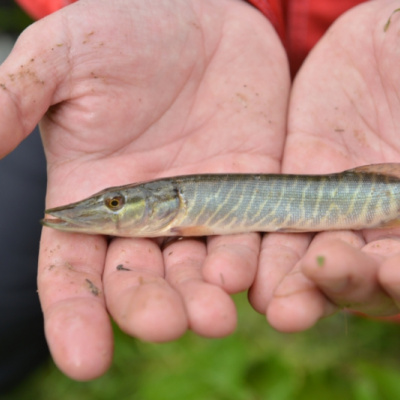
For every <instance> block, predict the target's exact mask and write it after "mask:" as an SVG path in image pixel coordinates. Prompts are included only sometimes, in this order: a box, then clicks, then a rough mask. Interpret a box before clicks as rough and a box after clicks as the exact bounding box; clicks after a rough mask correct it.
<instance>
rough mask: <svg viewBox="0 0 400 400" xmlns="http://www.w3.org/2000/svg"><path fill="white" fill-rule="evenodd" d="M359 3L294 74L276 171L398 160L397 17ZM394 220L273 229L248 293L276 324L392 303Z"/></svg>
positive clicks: (296, 325) (399, 298)
mask: <svg viewBox="0 0 400 400" xmlns="http://www.w3.org/2000/svg"><path fill="white" fill-rule="evenodd" d="M396 8H398V2H396V1H384V2H383V1H380V2H367V3H365V4H363V5H362V6H360V7H357V8H355V9H353V10H352V11H351V12H349V13H348V14H346V15H345V16H343V17H342V18H340V19H339V20H338V21H337V22H336V23H334V24H333V26H332V28H331V29H330V30H329V31H328V32H327V33H326V34H325V36H324V37H323V38H322V40H321V41H320V43H319V44H318V45H317V46H316V48H315V49H314V51H313V52H312V53H311V54H310V56H309V58H308V59H307V60H306V62H305V64H304V66H303V67H302V69H301V70H300V72H299V74H298V76H297V77H296V79H295V82H294V85H293V88H292V94H291V102H290V106H289V117H288V137H287V142H286V145H285V150H284V159H283V167H282V168H283V172H286V173H329V172H335V171H341V170H345V169H349V168H352V167H355V166H358V165H364V164H372V163H380V162H400V140H399V128H400V113H399V109H400V108H399V106H400V104H399V98H400V96H399V93H400V86H399V81H400V80H399V79H400V70H399V68H398V64H399V63H398V61H400V51H399V46H398V31H399V27H400V15H398V14H393V16H392V18H391V21H390V25H389V27H388V29H387V30H386V31H385V30H384V26H385V23H386V22H387V21H388V18H389V17H390V15H391V14H392V12H393V11H394V10H395V9H396ZM399 263H400V230H399V228H393V229H381V230H364V231H360V232H353V231H341V232H324V233H319V234H316V235H310V234H299V235H294V234H271V235H266V236H265V237H264V239H263V241H262V247H261V256H260V267H259V270H258V273H257V276H256V279H255V284H254V285H253V287H252V289H251V291H250V301H251V302H252V304H253V306H254V307H255V308H256V309H257V310H258V311H260V312H263V313H266V315H267V318H268V320H269V322H270V323H271V324H272V326H274V327H275V328H277V329H278V330H281V331H289V332H293V331H300V330H304V329H307V328H309V327H310V326H312V325H313V324H314V323H315V322H316V321H317V320H318V319H320V318H322V317H325V316H327V315H330V314H331V313H333V312H335V311H337V310H338V309H341V308H350V309H352V310H357V311H360V312H364V313H367V314H369V315H375V316H386V315H393V314H396V313H398V312H399V305H400V290H399V287H400V271H399V268H398V265H399Z"/></svg>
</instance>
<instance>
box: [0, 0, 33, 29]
mask: <svg viewBox="0 0 400 400" xmlns="http://www.w3.org/2000/svg"><path fill="white" fill-rule="evenodd" d="M31 23H32V19H31V18H30V17H28V16H27V15H26V14H25V12H24V11H22V9H21V8H20V7H18V6H17V5H16V4H15V3H14V2H12V1H9V2H8V1H2V3H1V4H0V34H2V33H11V34H16V35H17V34H19V33H20V32H21V31H22V30H24V29H25V28H26V27H27V26H28V25H29V24H31Z"/></svg>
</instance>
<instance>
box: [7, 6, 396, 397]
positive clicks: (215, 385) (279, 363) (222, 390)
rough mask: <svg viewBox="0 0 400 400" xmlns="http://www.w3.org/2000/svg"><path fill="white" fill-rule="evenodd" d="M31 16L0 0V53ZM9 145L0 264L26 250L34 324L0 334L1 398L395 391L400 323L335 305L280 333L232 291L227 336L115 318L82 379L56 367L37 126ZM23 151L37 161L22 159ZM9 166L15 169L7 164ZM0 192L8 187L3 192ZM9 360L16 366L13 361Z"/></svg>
mask: <svg viewBox="0 0 400 400" xmlns="http://www.w3.org/2000/svg"><path fill="white" fill-rule="evenodd" d="M30 23H31V20H30V19H29V17H27V16H26V15H25V14H24V13H23V12H22V11H21V10H20V9H19V8H18V7H17V6H16V5H15V4H14V3H13V2H12V1H4V0H2V2H1V5H0V61H2V60H3V59H4V58H5V57H6V55H7V54H8V53H9V51H10V50H11V48H12V45H13V43H14V40H15V38H16V36H17V35H18V33H19V32H21V31H22V30H23V29H24V27H26V26H27V25H28V24H30ZM32 149H34V150H32ZM18 152H19V153H15V154H14V153H13V155H11V156H8V157H6V158H5V159H3V160H1V161H0V198H2V199H3V203H1V202H0V212H1V213H0V218H1V219H2V223H1V224H0V239H1V240H0V273H1V275H2V277H4V276H5V275H4V274H5V273H6V271H7V270H9V269H12V268H19V264H20V263H21V262H22V263H23V262H24V261H21V257H22V260H23V257H24V256H25V255H29V260H30V261H29V262H30V264H29V266H28V268H29V273H26V274H25V273H24V277H25V280H26V282H25V284H24V285H25V286H24V288H25V289H26V288H28V293H29V296H30V297H29V300H28V304H29V305H30V306H29V307H28V308H26V307H25V308H24V310H25V312H26V314H27V321H28V322H29V315H31V314H32V315H34V316H35V321H36V322H35V323H36V324H37V322H38V321H39V326H36V325H34V324H33V323H30V325H28V328H27V329H25V333H26V332H28V335H25V336H23V337H21V339H19V340H18V341H17V345H16V346H15V349H14V350H15V351H13V352H11V350H10V351H8V353H7V351H6V350H7V349H10V348H11V347H10V346H8V345H6V339H4V337H3V336H0V380H1V378H3V379H4V380H5V379H6V375H7V374H8V373H9V375H10V376H12V379H13V383H14V386H13V387H11V389H10V390H8V391H7V393H6V394H3V395H1V394H0V399H7V400H32V399H36V400H54V399H60V400H69V399H71V400H88V399H89V400H91V399H95V400H110V399H118V400H129V399H135V400H142V399H143V400H148V399H150V400H153V399H154V400H169V399H171V400H180V399H190V400H259V399H260V400H261V399H273V400H292V399H297V400H303V399H304V400H306V399H307V400H314V399H315V400H317V399H318V400H320V399H324V400H330V399H332V400H337V399H338V398H340V399H341V400H346V399H355V400H378V399H379V400H382V399H383V400H385V399H387V400H393V399H400V325H398V324H394V323H389V322H381V321H374V320H369V319H365V318H361V317H357V316H354V315H351V314H348V313H338V314H337V315H336V316H334V317H331V318H328V319H326V320H324V321H321V322H320V323H318V324H317V326H315V327H314V328H313V329H311V330H309V331H307V332H303V333H298V334H281V333H278V332H275V331H274V330H273V329H272V328H270V327H269V326H268V324H267V323H266V321H265V318H264V316H261V315H259V314H257V313H255V312H254V311H253V310H252V308H251V307H250V306H249V304H248V302H247V298H246V294H240V295H237V296H235V297H234V299H235V302H236V304H237V307H238V312H239V324H238V328H237V331H236V333H235V334H233V335H231V336H229V337H228V338H225V339H218V340H215V339H212V340H210V339H203V338H200V337H198V336H196V335H194V334H192V333H187V334H186V335H185V336H184V337H183V338H181V339H180V340H178V341H176V342H173V343H167V344H161V345H159V344H158V345H155V344H149V343H143V342H140V341H137V340H135V339H132V338H130V337H127V336H126V335H124V334H123V333H122V332H121V331H120V330H119V329H118V328H117V327H115V328H114V331H115V357H114V361H113V365H112V368H111V369H110V370H109V372H108V373H107V374H106V375H104V376H103V377H101V378H99V379H97V380H95V381H93V382H86V383H82V382H75V381H72V380H71V379H69V378H67V377H65V376H64V375H63V374H62V373H61V372H60V371H58V369H57V368H56V367H55V366H54V364H53V362H52V361H51V359H50V358H49V357H48V356H47V353H46V350H45V348H44V347H43V343H42V340H43V338H42V330H41V323H42V322H41V320H40V316H39V314H38V313H40V309H39V306H38V302H37V295H36V286H35V268H36V266H35V265H34V264H35V261H34V260H35V253H36V252H37V246H38V235H39V224H37V225H35V224H36V221H38V219H39V218H40V217H41V213H42V212H43V198H44V185H45V176H44V175H45V168H44V160H43V154H42V151H41V149H40V142H39V136H38V134H37V132H36V133H35V134H34V135H33V136H32V139H28V140H27V141H25V142H24V144H23V145H22V146H20V149H19V150H18ZM32 152H33V153H34V154H35V155H34V157H37V159H38V160H39V161H35V162H30V161H29V160H30V158H29V157H31V155H32V154H31V153H32ZM13 157H15V158H13ZM21 160H22V161H21ZM15 165H17V166H18V168H15ZM32 168H33V169H32ZM15 170H17V173H18V174H17V175H13V174H12V173H11V172H14V171H15ZM29 173H31V174H33V175H29ZM26 174H28V177H29V181H30V184H31V185H33V186H32V187H30V188H29V192H28V193H32V192H34V197H35V198H36V204H37V205H38V206H37V207H36V208H35V210H33V209H29V210H28V213H27V217H26V218H28V217H29V215H30V218H31V219H32V218H33V222H32V226H34V228H33V233H32V236H28V241H29V243H30V245H29V246H27V247H26V248H25V247H22V248H21V246H17V247H18V251H16V252H13V251H14V250H13V246H12V243H11V244H10V243H7V239H8V240H9V241H10V240H11V239H12V235H10V230H9V227H10V225H12V226H14V225H15V222H12V221H11V222H10V225H9V224H8V222H7V219H6V217H7V214H10V212H9V208H7V207H6V205H7V204H5V203H4V198H5V197H7V198H10V193H11V197H12V198H13V199H16V198H18V199H21V204H20V205H19V206H18V207H24V204H25V203H24V200H23V198H24V192H25V193H26V192H27V191H26V187H25V186H24V183H23V177H24V176H25V175H26ZM21 176H22V178H21ZM20 178H21V179H22V180H21V183H20V181H19V180H18V179H20ZM10 190H13V191H14V192H10ZM5 192H6V193H7V196H4V195H3V194H4V193H5ZM25 202H26V200H25ZM25 206H26V205H25ZM4 221H6V222H4ZM24 221H25V220H24ZM35 227H36V228H35ZM20 229H23V227H22V226H21V227H20ZM17 232H18V230H17ZM20 232H21V231H20ZM16 235H18V233H16ZM13 240H16V239H13ZM17 240H19V239H17ZM21 240H22V239H21ZM14 247H16V246H14ZM32 260H33V261H32ZM25 264H26V262H25ZM0 282H3V283H2V285H0V332H2V331H4V330H5V329H4V328H5V324H9V323H12V322H10V321H11V320H10V321H8V320H4V318H1V316H2V315H7V313H9V314H10V315H12V314H13V313H14V314H15V313H16V312H19V311H18V309H17V308H15V307H17V306H18V300H19V298H16V299H15V300H12V301H11V302H10V301H7V304H5V303H6V301H5V300H4V299H5V298H6V297H5V296H2V294H4V293H7V290H13V289H14V287H10V285H11V284H10V283H7V280H6V282H4V279H0ZM7 299H9V297H7ZM2 302H3V303H2ZM1 324H3V326H1ZM17 328H18V329H17ZM17 328H15V329H16V331H15V332H16V333H15V334H16V335H17V334H18V332H21V329H22V330H24V328H23V327H21V326H19V327H17ZM38 332H39V333H38ZM6 347H7V348H6ZM15 365H19V366H21V365H22V366H23V368H22V369H20V370H18V369H16V370H15ZM1 368H2V369H3V370H2V369H1ZM14 370H15V371H16V372H15V371H14Z"/></svg>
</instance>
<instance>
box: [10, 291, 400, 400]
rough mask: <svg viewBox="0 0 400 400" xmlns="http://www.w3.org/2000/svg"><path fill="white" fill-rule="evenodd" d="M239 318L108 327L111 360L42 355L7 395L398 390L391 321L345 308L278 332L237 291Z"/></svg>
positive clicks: (223, 397)
mask: <svg viewBox="0 0 400 400" xmlns="http://www.w3.org/2000/svg"><path fill="white" fill-rule="evenodd" d="M236 302H237V305H238V309H239V327H238V329H237V332H236V333H235V334H234V335H231V336H229V337H227V338H225V339H218V340H215V339H214V340H211V339H203V338H200V337H197V336H196V335H194V334H192V333H188V334H186V335H185V336H184V337H183V338H181V339H180V340H178V341H175V342H172V343H167V344H161V345H160V344H149V343H142V342H140V341H137V340H135V339H132V338H129V337H127V336H126V335H124V334H123V333H122V332H120V331H119V330H118V329H117V328H116V329H115V339H116V346H115V347H116V349H115V357H114V362H113V365H112V368H111V369H110V370H109V372H108V373H107V374H106V375H104V376H103V377H101V378H99V379H97V380H95V381H92V382H86V383H81V382H74V381H72V380H70V379H69V378H67V377H65V376H63V375H62V374H61V373H60V372H59V371H58V370H57V369H56V367H55V366H54V365H53V364H52V363H51V362H49V363H48V364H47V365H45V366H44V367H42V368H41V369H40V370H38V371H37V372H36V373H35V374H34V375H33V376H31V377H30V378H29V379H28V380H27V381H26V382H25V383H24V384H23V385H22V386H21V387H19V388H18V389H17V390H16V391H15V392H13V393H12V394H10V395H9V396H8V397H7V400H25V399H26V400H28V399H29V400H32V399H40V400H50V399H51V400H54V399H61V400H70V399H71V400H83V399H85V400H88V399H90V400H91V399H96V400H97V399H98V400H110V399H118V400H128V399H129V400H130V399H135V400H142V399H143V400H147V399H150V400H170V399H171V400H180V399H185V400H186V399H190V400H258V399H273V400H285V399H290V400H291V399H296V400H303V399H304V400H305V399H307V400H313V399H316V400H317V399H318V400H320V399H324V400H330V399H332V400H333V399H334V400H337V399H338V398H340V399H342V400H346V399H352V400H353V399H355V400H375V399H379V400H385V399H388V400H389V399H390V400H392V399H395V398H400V346H399V343H398V341H399V334H400V325H396V324H391V323H384V322H376V321H371V320H367V319H363V318H359V317H356V316H352V315H348V314H337V315H336V316H334V317H331V318H328V319H326V320H324V321H321V322H320V323H319V324H318V325H317V326H316V327H315V328H313V329H311V330H310V331H308V332H303V333H298V334H281V333H278V332H276V331H274V330H273V329H272V328H270V327H269V326H268V325H267V323H266V322H265V320H264V317H262V316H260V315H258V314H256V313H255V312H254V311H253V310H252V309H251V308H250V306H249V305H248V303H247V300H246V298H245V296H244V295H239V296H236Z"/></svg>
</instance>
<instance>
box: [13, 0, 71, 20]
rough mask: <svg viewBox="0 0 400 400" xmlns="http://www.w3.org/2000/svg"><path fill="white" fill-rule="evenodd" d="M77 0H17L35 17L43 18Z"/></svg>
mask: <svg viewBox="0 0 400 400" xmlns="http://www.w3.org/2000/svg"><path fill="white" fill-rule="evenodd" d="M75 1H76V0H16V2H17V3H18V4H19V5H20V6H21V7H22V8H23V9H24V10H25V11H26V12H27V13H28V14H29V15H30V16H31V17H32V18H35V19H39V18H43V17H45V16H46V15H48V14H51V13H53V12H54V11H57V10H59V9H60V8H62V7H65V6H67V5H68V4H71V3H74V2H75Z"/></svg>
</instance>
